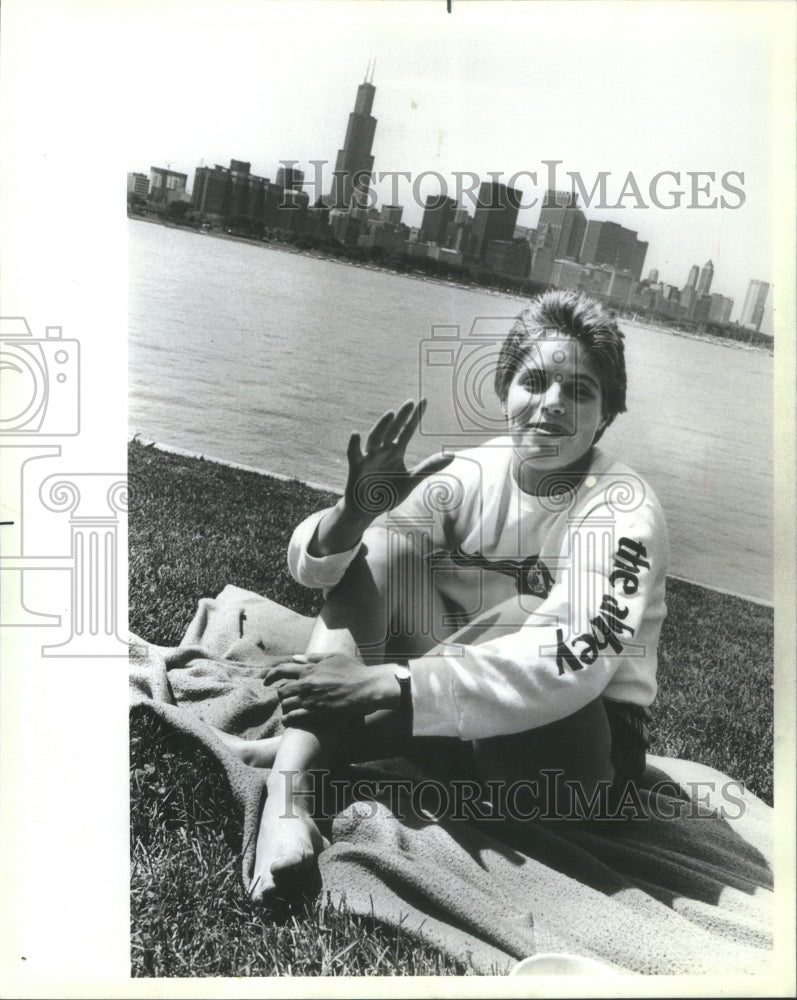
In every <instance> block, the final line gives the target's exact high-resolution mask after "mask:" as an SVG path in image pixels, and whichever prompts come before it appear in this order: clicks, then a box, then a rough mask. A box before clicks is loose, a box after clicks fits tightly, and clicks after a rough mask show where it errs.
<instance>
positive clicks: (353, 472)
mask: <svg viewBox="0 0 797 1000" xmlns="http://www.w3.org/2000/svg"><path fill="white" fill-rule="evenodd" d="M425 409H426V400H425V399H422V400H421V401H420V402H419V403H417V404H416V403H415V402H413V400H411V399H408V400H407V402H406V403H403V404H402V405H401V406H400V407H399V409H398V410H397V411H396V412H394V411H393V410H388V412H387V413H385V414H384V415H383V416H381V417H380V418H379V420H377V422H376V423H375V424H374V426H373V427H372V428H371V431H370V433H369V434H368V437H367V439H366V442H365V450H363V448H362V445H361V439H360V435H359V434H352V436H351V438H350V439H349V446H348V448H347V450H346V455H347V458H348V460H349V474H348V478H347V481H346V491H345V494H344V499H345V503H346V506H347V507H348V508H349V509H350V510H351V511H352V512H353V513H356V514H357V516H363V517H369V518H371V519H373V518H374V517H376V516H377V515H379V514H383V513H385V511H388V510H392V509H393V508H394V507H397V506H398V505H399V504H400V503H401V502H402V501H403V500H405V499H406V497H407V496H408V495H409V494H410V493H411V492H412V490H413V489H414V488H415V487H416V486H417V485H418V483H420V482H421V481H422V480H423V479H425V478H426V477H427V476H430V475H432V474H433V473H435V472H439V471H440V470H441V469H444V468H445V467H446V466H447V465H449V464H450V463H451V462H452V461H453V458H454V456H453V455H433V456H431V457H430V458H427V459H424V461H422V462H420V463H419V464H418V465H416V466H414V467H413V468H412V469H407V467H406V464H405V458H404V455H405V452H406V450H407V445H408V444H409V442H410V438H411V437H412V435H413V434H414V433H415V430H416V428H417V426H418V423H419V422H420V419H421V417H422V416H423V411H424V410H425Z"/></svg>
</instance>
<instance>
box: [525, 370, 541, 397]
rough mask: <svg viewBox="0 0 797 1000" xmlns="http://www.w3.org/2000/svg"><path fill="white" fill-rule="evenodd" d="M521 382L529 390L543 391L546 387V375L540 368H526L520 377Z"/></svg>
mask: <svg viewBox="0 0 797 1000" xmlns="http://www.w3.org/2000/svg"><path fill="white" fill-rule="evenodd" d="M520 384H521V385H522V386H523V388H524V389H527V390H528V391H529V392H542V391H543V389H544V387H545V375H544V373H543V372H541V371H540V370H539V368H525V369H524V370H523V374H522V375H521V377H520Z"/></svg>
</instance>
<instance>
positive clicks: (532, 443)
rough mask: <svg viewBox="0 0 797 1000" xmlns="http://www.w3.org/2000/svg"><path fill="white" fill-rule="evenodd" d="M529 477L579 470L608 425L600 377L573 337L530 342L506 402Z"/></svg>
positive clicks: (517, 453)
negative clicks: (538, 474)
mask: <svg viewBox="0 0 797 1000" xmlns="http://www.w3.org/2000/svg"><path fill="white" fill-rule="evenodd" d="M504 413H505V415H506V421H507V428H508V430H509V433H510V435H511V437H512V445H513V448H514V451H515V456H516V459H517V461H518V462H519V463H520V469H521V472H522V473H523V474H524V478H527V477H528V475H531V476H532V477H533V476H534V474H535V473H536V472H551V471H555V470H562V471H565V470H567V469H570V468H573V469H575V468H577V467H578V465H579V461H580V460H581V459H582V458H584V456H585V455H586V454H587V452H588V451H589V449H590V447H591V446H592V442H593V440H594V438H595V435H596V434H597V432H598V430H600V428H601V427H603V426H604V424H605V420H604V417H603V392H602V389H601V384H600V380H599V379H598V375H597V373H596V371H595V369H594V368H593V366H592V364H591V362H590V360H589V358H588V357H587V355H586V352H585V350H584V348H583V347H582V346H581V344H579V342H578V341H577V340H573V339H572V338H570V337H558V338H556V339H554V338H550V339H546V338H542V339H539V340H533V341H531V342H530V344H529V347H528V351H527V353H526V354H525V356H524V359H523V361H522V362H521V364H520V366H519V367H518V370H517V371H516V372H515V375H514V378H513V379H512V381H511V383H510V385H509V391H508V393H507V397H506V402H505V403H504Z"/></svg>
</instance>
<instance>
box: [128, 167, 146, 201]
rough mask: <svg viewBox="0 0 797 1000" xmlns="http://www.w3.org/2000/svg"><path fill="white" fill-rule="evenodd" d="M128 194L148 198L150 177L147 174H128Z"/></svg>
mask: <svg viewBox="0 0 797 1000" xmlns="http://www.w3.org/2000/svg"><path fill="white" fill-rule="evenodd" d="M127 193H128V194H137V195H140V196H141V197H142V198H146V197H147V196H148V195H149V177H147V175H146V174H136V173H133V174H128V175H127Z"/></svg>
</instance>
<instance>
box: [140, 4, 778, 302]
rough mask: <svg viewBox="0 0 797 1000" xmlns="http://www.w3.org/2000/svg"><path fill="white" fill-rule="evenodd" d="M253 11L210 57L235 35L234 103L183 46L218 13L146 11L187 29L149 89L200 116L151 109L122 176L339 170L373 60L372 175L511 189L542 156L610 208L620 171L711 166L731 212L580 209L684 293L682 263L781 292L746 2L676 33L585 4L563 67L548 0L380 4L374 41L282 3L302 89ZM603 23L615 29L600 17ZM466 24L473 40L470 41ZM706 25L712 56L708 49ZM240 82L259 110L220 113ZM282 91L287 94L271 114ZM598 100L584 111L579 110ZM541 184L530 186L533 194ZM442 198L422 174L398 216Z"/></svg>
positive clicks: (366, 32)
mask: <svg viewBox="0 0 797 1000" xmlns="http://www.w3.org/2000/svg"><path fill="white" fill-rule="evenodd" d="M262 6H263V5H258V4H251V3H249V4H236V3H233V4H232V5H231V7H230V8H229V10H230V11H232V12H233V14H236V15H237V17H236V16H233V14H230V16H229V18H227V19H226V20H225V21H224V25H225V31H226V32H228V33H229V38H227V37H226V35H225V32H224V31H222V36H221V38H220V39H219V45H220V46H222V47H224V46H225V44H227V43H229V44H231V43H232V39H233V38H236V39H237V42H236V45H235V51H236V60H235V69H234V71H233V72H231V74H230V76H229V77H228V79H229V86H228V92H227V94H226V99H225V88H224V87H222V86H220V80H223V79H225V77H224V74H223V73H222V74H218V73H215V72H214V73H209V72H208V69H207V67H206V66H205V65H204V64H203V63H202V60H201V59H200V60H198V59H197V58H196V50H197V48H198V46H192V45H191V44H190V43H191V42H192V41H193V40H200V39H202V38H205V39H206V38H207V37H208V32H209V31H210V29H211V25H212V24H215V25H217V26H218V22H217V20H216V19H215V18H214V16H213V15H212V14H210V13H209V12H208V11H207V10H206V9H205V8H200V15H201V16H200V17H199V18H198V19H197V21H196V23H193V22H192V23H191V24H183V23H182V21H181V19H180V18H179V16H178V12H179V10H184V9H185V8H183V7H181V5H179V4H177V5H175V4H168V3H167V4H166V5H165V8H164V11H163V13H160V12H159V13H158V14H157V15H154V14H152V13H150V12H148V15H147V18H148V19H149V24H150V32H149V33H150V34H151V28H152V19H155V20H157V22H158V24H159V25H160V26H161V27H162V29H163V31H164V32H168V26H169V24H171V25H172V27H173V28H174V30H178V26H179V33H182V34H185V35H186V36H187V37H186V38H185V41H186V43H187V44H186V45H185V46H182V47H181V49H180V53H178V54H177V55H178V56H179V59H177V61H176V62H172V63H171V64H170V65H169V66H168V68H166V67H164V66H163V65H162V64H160V63H158V62H157V61H156V64H155V66H154V68H148V74H149V78H148V81H143V80H142V81H141V83H142V86H144V87H145V88H146V90H147V91H149V90H152V91H155V90H156V89H157V90H158V91H160V92H163V89H164V87H166V89H167V90H168V89H171V90H174V88H175V86H176V85H177V84H178V83H182V85H183V86H184V88H185V90H186V93H189V92H193V93H194V94H195V95H200V94H201V96H202V98H203V100H202V101H200V102H198V105H197V106H198V107H199V108H202V109H203V114H201V115H199V116H198V118H197V115H196V113H195V112H193V111H191V110H190V109H184V110H183V112H182V114H181V115H180V116H178V118H177V121H176V122H175V115H174V113H172V114H171V115H168V116H167V117H168V118H169V119H170V124H169V128H168V135H167V134H166V131H165V129H164V123H163V120H162V115H161V113H160V112H158V113H157V114H156V115H155V116H154V117H153V115H152V114H150V115H145V116H143V117H136V119H135V122H134V124H133V127H132V130H131V134H130V137H129V146H128V148H129V149H130V155H129V158H128V164H129V166H128V169H147V168H148V167H149V166H150V164H151V163H152V164H155V163H159V164H161V165H164V164H165V163H171V165H172V168H173V169H178V170H184V171H186V172H189V174H192V172H193V170H194V168H195V167H196V166H197V165H198V164H199V163H200V162H202V161H203V160H204V163H205V164H206V165H208V164H212V163H215V162H219V163H226V162H228V161H229V159H230V158H232V157H235V158H241V159H245V160H247V161H250V162H251V163H252V170H253V172H254V173H257V174H260V175H262V176H267V177H272V178H273V177H274V176H275V173H276V170H277V169H278V167H279V161H280V160H288V159H290V160H294V159H295V160H298V161H299V165H300V167H303V168H304V169H305V170H307V169H308V164H309V162H310V161H311V160H324V161H326V163H327V164H328V167H327V170H328V173H329V174H330V175H331V172H332V169H333V165H334V163H335V156H336V151H337V150H338V149H340V147H341V140H342V136H343V133H344V131H345V126H346V117H347V115H348V113H349V111H350V109H351V100H352V98H351V95H352V94H353V92H354V90H355V88H356V86H357V85H358V84H359V83H360V82H361V81H362V80H363V76H364V73H365V71H366V67H367V65H368V62H369V60H372V59H373V57H374V55H376V56H377V69H376V73H375V76H374V83H375V85H376V87H377V96H376V100H375V103H374V109H373V115H374V117H376V118H377V119H378V120H379V127H378V129H377V133H376V139H375V142H374V147H373V153H374V157H375V170H376V171H377V173H378V172H381V171H402V170H407V171H409V172H410V173H411V175H412V176H413V177H417V176H418V175H419V174H421V173H422V172H423V171H425V170H436V171H438V172H439V173H441V174H443V175H444V176H450V175H451V174H452V172H453V171H473V172H475V173H477V174H478V175H479V176H480V177H482V179H486V176H487V174H488V173H489V172H490V171H502V172H503V174H504V178H503V179H504V180H505V181H506V180H507V179H508V178H511V176H512V174H513V173H515V172H517V171H525V170H537V171H538V172H539V171H541V170H543V169H545V168H544V167H542V166H541V164H542V163H543V162H544V161H555V160H559V161H561V166H560V167H559V168H558V169H559V170H560V171H562V172H563V173H565V172H567V171H572V172H578V173H579V174H580V175H582V176H583V178H584V181H585V183H586V184H588V186H589V187H591V186H592V183H593V181H594V178H595V177H597V176H598V175H599V174H600V173H601V172H602V171H603V172H608V173H609V175H610V178H609V184H610V190H611V191H612V193H613V194H615V195H616V194H617V193H618V192H619V190H620V189H621V185H622V182H623V179H624V178H626V177H627V175H628V173H629V172H632V173H633V174H634V176H635V177H637V178H639V179H640V184H641V185H642V187H643V188H644V187H645V186H646V185H647V183H648V182H649V180H650V178H652V177H654V176H655V175H656V174H659V173H661V172H662V171H669V170H672V171H675V172H677V173H680V174H681V175H682V181H683V182H685V183H686V184H687V185H688V179H687V178H686V176H685V175H686V173H687V172H689V171H691V172H698V171H709V172H713V173H714V174H715V175H716V182H715V187H716V188H717V192H716V193H720V194H721V193H722V191H721V190H719V179H720V178H721V177H722V176H723V175H724V174H726V173H728V172H730V171H738V172H740V173H742V174H744V183H743V185H742V187H743V191H744V196H745V201H744V204H743V205H742V206H741V207H740V208H738V209H725V210H723V209H720V208H717V209H713V210H690V209H688V208H684V207H681V208H679V209H674V210H666V209H656V208H649V209H641V210H640V209H635V208H633V207H631V205H632V204H633V199H630V200H626V202H625V204H626V205H627V206H628V207H626V208H625V209H617V210H615V211H612V210H603V211H602V210H599V209H597V208H595V207H594V206H593V207H592V208H589V209H587V207H586V206H585V210H588V211H589V215H590V218H594V219H596V220H597V221H614V222H617V223H619V224H620V225H623V226H625V227H627V228H631V229H635V230H637V231H638V233H639V238H640V239H641V240H643V241H646V242H648V243H649V245H650V247H651V252H650V253H649V257H648V264H649V266H654V267H657V268H658V270H659V272H660V275H661V279H662V280H663V281H666V282H669V283H671V284H674V285H677V286H678V287H681V286H682V285H683V284H684V282H685V280H686V275H687V273H688V271H689V268H690V267H691V266H692V264H695V263H697V264H698V265H699V266H702V263H703V262H705V261H706V260H708V259H712V260H714V262H715V264H716V265H717V275H718V277H717V284H718V289H719V290H720V291H721V292H722V293H723V294H725V295H728V296H730V297H732V298H733V299H734V300H735V302H736V304H737V305H736V309H737V310H738V304H739V302H740V301H741V300H742V299H743V297H744V293H745V289H746V287H747V283H748V282H749V280H750V279H752V278H756V279H760V280H766V281H768V282H769V283H770V284H772V283H773V280H774V279H773V275H774V265H775V261H774V258H773V252H772V244H773V226H774V222H773V219H772V215H773V211H772V206H771V202H770V199H771V191H770V188H769V184H770V178H771V174H772V170H771V157H772V136H771V134H770V132H769V131H768V129H769V125H770V119H769V115H770V112H769V107H770V104H771V97H772V95H771V89H770V88H771V86H772V84H771V79H770V74H768V73H765V72H763V71H764V69H765V68H766V62H767V54H768V53H767V44H766V43H767V36H766V29H765V26H764V23H763V22H761V21H760V20H756V19H755V18H753V17H752V12H751V10H750V9H749V8H747V7H746V6H745V5H742V6H741V7H739V8H738V10H736V12H735V13H734V15H733V16H730V17H729V16H727V12H726V11H724V12H723V15H722V16H721V17H720V16H719V15H717V16H716V17H712V16H711V11H710V10H709V9H708V8H705V7H703V6H702V5H700V4H698V5H697V10H696V11H695V12H693V13H690V12H689V11H687V10H684V12H683V16H682V17H679V18H678V19H677V22H675V23H674V22H673V19H672V18H671V17H670V16H669V13H668V14H667V15H666V16H665V8H662V7H660V6H659V5H657V4H650V5H644V7H643V8H642V10H640V12H639V14H638V15H637V16H636V17H635V18H633V19H628V18H624V17H622V16H621V14H620V8H618V7H615V6H613V5H611V4H609V5H600V7H601V10H600V15H601V16H600V17H597V16H596V15H597V13H598V12H597V11H595V12H594V13H593V12H592V8H591V7H589V6H587V7H585V8H583V9H582V10H581V11H580V17H581V16H582V15H583V20H584V22H585V23H584V31H583V32H580V33H579V34H578V35H575V34H574V35H572V36H567V42H568V46H567V47H568V58H567V59H566V60H559V61H557V59H556V58H554V57H553V56H552V55H551V54H549V53H547V52H546V51H545V47H544V46H541V45H539V37H542V36H543V35H544V33H545V31H546V30H553V29H554V28H555V27H556V25H557V24H558V23H559V22H560V20H561V17H562V12H561V11H560V9H559V7H558V6H557V5H555V4H554V5H547V4H541V5H536V4H535V5H513V7H512V9H511V10H507V9H506V8H504V7H503V6H502V7H501V12H502V16H501V19H498V18H487V19H485V16H484V13H485V12H484V9H483V8H482V7H481V5H479V4H475V5H472V6H473V9H472V8H471V5H461V7H460V8H458V9H456V10H455V11H454V13H453V14H452V15H451V17H450V18H449V19H448V20H443V21H442V22H441V19H440V18H439V17H438V16H437V13H436V11H434V12H432V11H430V10H428V8H429V7H431V5H421V6H420V7H418V8H417V9H416V7H415V5H410V6H411V9H412V10H413V13H414V14H416V15H417V16H416V17H415V18H414V20H413V19H412V18H409V19H408V18H404V19H401V20H399V19H398V18H397V17H396V16H394V12H393V11H392V9H391V8H390V7H389V6H387V7H386V8H385V17H384V19H383V23H382V24H381V28H380V19H377V21H376V23H373V24H371V25H365V24H363V23H360V22H359V21H358V22H356V23H354V22H348V21H347V20H346V19H345V18H341V19H339V21H340V22H341V23H338V22H337V21H336V20H334V19H328V18H323V17H321V18H320V21H321V24H320V25H318V24H315V23H314V21H315V19H307V18H304V19H299V18H298V15H295V14H293V13H292V12H290V11H286V10H284V9H283V8H282V6H281V5H276V6H277V8H278V11H279V22H280V24H281V25H282V26H283V28H284V29H285V30H286V31H287V33H288V35H291V29H292V27H294V26H295V27H296V31H297V34H296V37H297V38H299V37H300V38H301V39H302V51H303V52H304V53H305V66H307V65H309V64H312V74H307V73H306V72H305V74H303V75H302V76H301V77H300V76H297V74H296V73H295V72H292V71H291V70H289V68H288V67H287V66H286V65H284V63H285V62H286V61H287V58H288V57H287V56H286V55H285V54H284V53H282V52H281V51H275V52H273V53H270V59H269V63H270V68H269V69H268V71H266V69H265V68H264V66H263V65H262V63H263V60H262V59H261V60H255V59H254V52H252V59H251V60H249V59H247V55H248V54H249V52H250V51H251V50H253V49H254V47H255V46H254V44H253V42H252V41H250V38H249V37H248V36H247V34H246V33H244V32H241V30H240V25H241V23H242V20H241V19H242V17H243V16H244V15H246V17H245V20H246V23H248V24H250V26H252V27H256V26H257V24H259V23H261V22H263V20H264V19H265V20H266V21H267V20H268V19H267V18H266V13H267V12H271V14H270V16H271V17H272V19H273V17H274V10H275V8H274V6H272V5H266V7H267V8H268V11H263V9H262ZM403 6H406V5H403ZM515 6H518V7H519V8H520V9H519V10H517V11H516V10H515V9H514V7H515ZM344 7H345V5H344ZM227 9H228V8H225V10H227ZM381 10H382V8H381V7H380V12H381ZM607 10H610V11H614V12H615V16H614V17H608V18H607V17H606V13H607ZM723 10H724V9H723ZM145 20H146V19H145ZM300 20H301V24H300V23H299V22H300ZM690 23H692V28H690V27H689V26H690ZM236 24H237V25H239V27H238V28H236V27H235V25H236ZM476 25H478V27H479V32H480V42H479V44H478V45H475V44H474V42H473V40H472V38H471V37H470V33H471V32H472V31H473V29H474V27H475V26H476ZM344 28H345V31H344ZM709 28H710V29H711V31H712V32H713V35H712V38H713V39H714V40H715V41H717V42H719V41H721V42H722V44H712V45H711V47H710V48H708V47H706V45H705V37H704V32H705V31H706V30H708V29H709ZM593 29H594V30H593ZM141 30H142V31H144V27H143V26H142V29H141ZM442 32H445V37H443V36H441V33H442ZM254 34H255V35H257V32H256V31H254ZM532 38H534V39H536V40H537V41H536V43H535V45H534V47H533V58H530V57H528V56H527V55H525V52H526V51H527V50H526V49H525V48H524V44H526V43H528V41H529V40H530V39H532ZM654 43H655V44H654ZM618 46H619V47H620V49H622V48H624V47H626V46H633V48H634V51H635V53H637V54H638V55H635V58H634V61H633V62H634V66H636V69H633V68H632V67H631V66H630V65H625V64H623V66H620V64H619V63H618V60H617V59H610V58H608V54H609V53H610V52H611V51H613V50H616V49H617V48H618ZM200 51H201V47H200ZM185 52H188V53H189V56H186V55H185ZM742 52H743V53H744V57H743V58H744V62H745V64H746V65H748V66H751V65H753V66H755V65H756V64H758V65H759V66H760V68H761V70H762V73H760V74H756V73H749V74H745V75H744V80H742V79H740V75H739V74H738V73H736V72H735V69H734V67H735V65H736V64H737V62H738V59H739V58H741V57H742ZM192 53H193V54H192ZM432 53H434V55H432ZM272 56H273V58H271V57H272ZM291 58H293V57H292V56H291ZM687 68H689V74H688V75H684V74H685V70H686V69H687ZM590 80H592V81H593V83H592V84H591V85H590V88H588V89H590V90H592V91H596V92H597V93H598V94H599V95H601V94H602V95H603V98H602V101H601V100H597V99H595V100H593V101H585V100H584V97H583V90H584V83H585V82H588V81H590ZM687 80H688V82H687ZM286 83H289V84H290V86H288V87H286ZM244 84H245V91H246V92H247V93H249V94H253V93H259V95H261V96H260V100H259V101H258V102H255V106H256V107H257V110H258V114H252V113H251V111H250V110H246V111H245V113H243V114H240V115H239V114H230V113H229V108H230V100H229V97H230V95H231V94H232V93H234V92H236V91H237V89H238V88H240V87H242V86H244ZM275 87H276V88H278V90H279V92H280V97H281V98H282V99H280V100H278V101H273V102H272V101H269V96H270V95H271V93H272V91H273V90H274V88H275ZM286 94H287V96H285V95H286ZM578 95H580V96H578ZM590 104H594V109H593V110H591V111H590V110H589V107H585V105H590ZM153 106H155V105H154V104H153ZM609 107H611V114H608V113H607V109H608V108H609ZM225 108H226V111H225ZM236 108H240V105H236ZM731 111H732V113H733V127H732V128H731V127H728V115H729V114H730V113H731ZM192 123H193V124H192ZM134 150H137V152H134ZM565 179H566V178H565ZM735 183H737V184H738V183H739V182H738V180H737V181H736V182H735ZM545 186H546V184H545V183H544V181H543V178H542V177H539V178H538V187H539V188H540V189H544V187H545ZM560 186H561V185H560ZM517 187H518V188H520V189H521V190H523V189H524V187H525V189H526V190H525V193H527V194H528V192H529V189H530V187H531V182H530V181H529V180H528V179H525V180H524V179H521V180H519V181H518V183H517ZM374 188H375V190H376V192H377V195H378V198H379V204H380V205H384V204H389V203H393V202H394V199H393V198H392V197H391V192H390V184H389V182H386V183H385V184H382V185H380V184H378V183H377V184H375V185H374ZM438 190H439V186H438V185H435V183H434V180H433V179H432V178H429V179H428V187H426V188H424V187H423V186H422V187H421V190H420V194H421V198H420V199H419V200H418V201H419V204H414V203H412V200H411V199H407V198H405V199H404V201H403V203H404V204H405V214H404V220H405V221H406V222H407V223H408V224H410V225H420V222H421V217H422V207H423V202H424V200H425V197H426V195H427V194H436V193H438ZM611 197H612V196H611V194H610V198H611ZM614 200H615V199H614V198H612V201H614ZM685 200H686V199H685ZM737 201H738V198H737ZM582 204H583V201H582ZM538 214H539V207H536V208H532V209H526V210H521V213H520V216H519V219H518V222H519V224H521V225H526V226H531V225H534V224H535V222H536V219H537V216H538Z"/></svg>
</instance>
